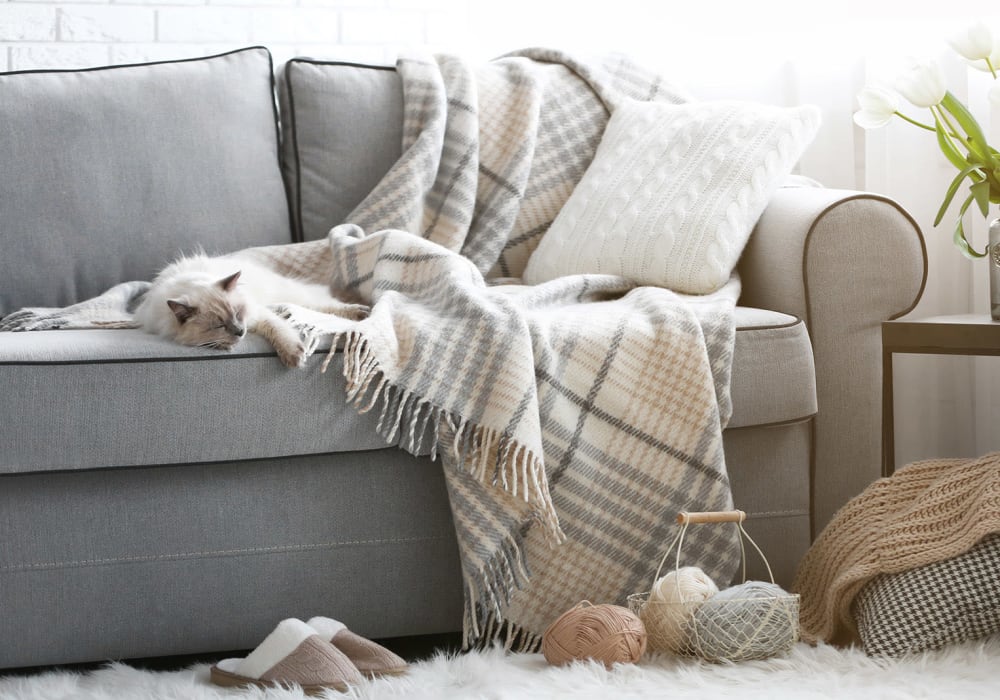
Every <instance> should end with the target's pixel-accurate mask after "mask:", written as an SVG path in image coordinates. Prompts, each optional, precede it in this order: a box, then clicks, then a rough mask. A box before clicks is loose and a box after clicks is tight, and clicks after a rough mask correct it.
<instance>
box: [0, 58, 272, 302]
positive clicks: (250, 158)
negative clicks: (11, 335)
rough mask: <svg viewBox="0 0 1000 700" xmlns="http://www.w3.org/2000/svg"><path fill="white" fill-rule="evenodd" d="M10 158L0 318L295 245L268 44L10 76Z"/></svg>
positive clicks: (1, 97)
mask: <svg viewBox="0 0 1000 700" xmlns="http://www.w3.org/2000/svg"><path fill="white" fill-rule="evenodd" d="M0 163H3V165H4V168H5V170H4V175H3V177H0V251H2V253H0V280H2V284H0V316H3V315H5V314H7V313H10V312H11V311H15V310H16V309H18V308H20V307H22V306H66V305H68V304H72V303H75V302H78V301H81V300H83V299H86V298H89V297H92V296H96V295H97V294H100V293H101V292H103V291H104V290H106V289H108V288H109V287H111V286H113V285H115V284H118V283H119V282H124V281H127V280H134V279H150V278H151V277H152V276H153V273H154V272H156V270H158V269H159V268H161V267H163V266H164V265H166V264H167V263H168V262H170V261H171V260H172V259H174V258H176V257H177V256H178V255H179V254H180V253H181V252H186V253H190V252H193V251H194V250H196V249H197V248H199V247H202V248H204V249H205V250H206V251H207V252H209V253H221V252H228V251H232V250H236V249H239V248H245V247H248V246H254V245H270V244H274V243H288V242H290V241H291V230H290V223H289V218H288V202H287V199H286V195H285V189H284V183H283V181H282V177H281V168H280V164H279V154H278V126H277V114H276V108H275V102H274V93H273V77H272V70H271V55H270V53H269V52H268V51H267V49H264V48H251V49H244V50H241V51H234V52H231V53H228V54H223V55H220V56H211V57H208V58H198V59H191V60H182V61H173V62H164V63H151V64H144V65H129V66H108V67H103V68H93V69H87V70H79V71H66V70H45V71H23V72H16V73H0ZM112 252H113V254H112Z"/></svg>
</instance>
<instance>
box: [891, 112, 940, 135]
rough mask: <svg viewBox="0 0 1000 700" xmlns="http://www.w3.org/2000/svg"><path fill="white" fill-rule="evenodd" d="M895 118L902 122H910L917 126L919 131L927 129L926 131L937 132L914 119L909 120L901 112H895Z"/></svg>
mask: <svg viewBox="0 0 1000 700" xmlns="http://www.w3.org/2000/svg"><path fill="white" fill-rule="evenodd" d="M896 116H897V117H899V118H900V119H902V120H903V121H907V122H910V123H911V124H913V125H914V126H919V127H920V128H921V129H927V131H937V129H935V128H934V127H933V126H929V125H928V124H924V123H923V122H918V121H917V120H916V119H911V118H910V117H908V116H906V115H905V114H903V113H902V112H896Z"/></svg>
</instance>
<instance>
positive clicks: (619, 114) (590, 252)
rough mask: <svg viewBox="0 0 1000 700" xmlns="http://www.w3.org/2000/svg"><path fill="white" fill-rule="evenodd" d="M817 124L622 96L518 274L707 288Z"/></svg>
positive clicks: (722, 277)
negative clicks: (617, 277)
mask: <svg viewBox="0 0 1000 700" xmlns="http://www.w3.org/2000/svg"><path fill="white" fill-rule="evenodd" d="M819 121H820V117H819V110H818V109H817V108H816V107H813V106H804V107H792V108H783V107H773V106H769V105H758V104H752V103H746V102H722V101H719V102H691V103H686V104H680V105H674V104H664V103H659V102H640V101H635V100H630V101H626V102H623V103H622V104H621V105H620V106H619V107H618V109H616V110H615V112H614V114H612V115H611V119H610V120H609V121H608V126H607V128H606V130H605V132H604V137H603V138H602V140H601V144H600V146H599V147H598V149H597V153H596V154H595V156H594V160H593V162H592V163H591V164H590V167H589V168H588V169H587V172H586V173H584V175H583V178H581V180H580V182H579V184H578V185H577V186H576V189H574V190H573V194H572V195H571V196H570V198H569V200H568V201H567V202H566V205H565V206H564V207H563V208H562V210H561V211H560V212H559V215H558V216H557V217H556V219H555V221H554V222H553V223H552V226H551V227H550V228H549V230H548V231H547V232H546V233H545V235H544V236H543V237H542V240H541V242H540V243H539V244H538V248H536V249H535V251H534V253H532V255H531V258H530V259H529V260H528V265H527V267H526V268H525V271H524V281H525V282H526V283H528V284H539V283H541V282H545V281H548V280H551V279H554V278H556V277H561V276H564V275H571V274H579V273H605V274H614V275H622V276H624V277H628V278H630V279H632V280H635V281H636V282H639V283H641V284H648V285H655V286H659V287H666V288H668V289H672V290H674V291H678V292H684V293H688V294H707V293H710V292H714V291H715V290H717V289H718V288H720V287H721V286H722V285H723V284H725V282H726V281H727V280H728V279H729V277H730V275H731V274H732V271H733V268H734V267H735V266H736V262H737V261H738V260H739V257H740V253H742V251H743V247H744V246H745V245H746V242H747V239H748V238H749V237H750V232H751V230H752V229H753V227H754V225H755V224H756V223H757V219H758V218H760V215H761V213H762V212H763V211H764V207H765V206H766V205H767V202H768V200H769V199H770V198H771V195H772V194H773V193H774V191H775V190H776V189H777V187H778V185H780V184H781V183H782V182H783V181H784V180H785V178H786V177H787V176H788V175H789V173H790V172H791V170H792V168H793V167H794V166H795V163H796V162H798V160H799V157H800V156H801V155H802V152H803V151H804V150H805V148H806V146H808V145H809V142H810V141H812V139H813V137H814V136H815V135H816V130H817V129H818V128H819Z"/></svg>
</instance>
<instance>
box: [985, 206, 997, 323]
mask: <svg viewBox="0 0 1000 700" xmlns="http://www.w3.org/2000/svg"><path fill="white" fill-rule="evenodd" d="M986 252H987V255H986V259H987V260H988V261H989V266H990V318H992V319H993V320H994V321H1000V218H997V219H993V221H991V222H990V247H989V248H988V249H987V251H986Z"/></svg>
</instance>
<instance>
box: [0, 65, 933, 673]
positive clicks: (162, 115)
mask: <svg viewBox="0 0 1000 700" xmlns="http://www.w3.org/2000/svg"><path fill="white" fill-rule="evenodd" d="M275 73H279V74H281V78H280V79H279V81H278V83H277V88H276V87H275V79H274V77H273V76H274V75H275ZM275 93H277V95H278V97H279V100H278V102H280V109H279V106H278V104H277V103H276V101H275ZM401 105H402V101H401V88H400V83H399V78H398V76H397V75H396V74H395V72H394V71H393V70H392V69H391V68H384V67H366V66H358V65H352V64H345V63H328V62H318V61H309V60H293V61H291V62H289V63H288V64H287V65H286V66H284V67H283V70H277V71H276V70H274V67H273V66H272V62H271V58H270V55H269V54H268V52H267V51H266V50H265V49H262V48H259V47H258V48H251V49H246V50H242V51H237V52H232V53H228V54H224V55H221V56H215V57H209V58H204V59H197V60H187V61H177V62H170V63H159V64H146V65H141V66H127V67H109V68H105V69H94V70H86V71H31V72H21V73H6V74H0V164H3V165H2V167H3V175H2V177H0V316H2V315H4V314H7V313H10V312H11V311H14V310H16V309H18V308H20V307H22V306H63V305H67V304H70V303H73V302H75V301H78V300H80V299H84V298H88V297H91V296H93V295H95V294H97V293H99V292H101V291H103V290H105V289H106V288H108V287H110V286H112V285H113V284H115V283H117V282H120V281H123V280H129V279H149V278H150V277H151V276H152V274H153V273H154V271H155V270H156V269H157V268H158V267H160V266H161V265H163V264H164V263H165V262H167V261H168V260H170V259H171V258H173V257H174V256H176V255H177V253H178V252H179V251H182V250H185V251H190V250H193V249H194V248H196V247H198V246H202V247H204V248H205V249H206V250H207V251H208V252H225V251H229V250H234V249H238V248H242V247H246V246H252V245H262V244H272V243H283V242H289V241H295V240H309V239H315V238H318V237H322V236H325V235H326V232H327V230H328V229H329V228H330V227H331V226H332V225H334V224H336V223H339V222H340V221H342V220H343V218H344V217H345V216H346V214H347V213H348V212H349V211H350V210H351V208H352V207H353V206H354V205H355V204H356V203H357V202H359V201H360V200H361V198H362V197H363V196H364V194H366V193H367V191H368V190H369V189H370V188H371V187H372V186H373V185H374V184H375V183H376V182H377V181H378V179H379V178H380V176H381V175H382V174H383V173H384V172H385V171H386V170H387V169H388V167H389V165H390V164H391V163H392V162H393V161H394V159H395V158H396V157H397V156H398V154H399V151H400V140H401V139H400V133H401ZM924 270H925V254H924V248H923V241H922V238H921V236H920V232H919V230H918V228H917V226H916V225H915V224H914V222H913V220H912V219H911V218H910V217H909V216H908V215H907V214H906V212H904V211H903V210H902V209H901V208H900V207H899V206H898V205H896V204H894V203H893V202H891V201H889V200H887V199H885V198H883V197H879V196H875V195H870V194H864V193H858V192H846V191H836V190H828V189H823V188H817V187H788V188H783V189H781V190H779V192H778V193H777V194H776V195H775V197H774V199H773V201H772V202H771V204H770V205H769V207H768V209H767V211H766V212H765V214H764V216H763V217H762V219H761V220H760V222H759V224H758V226H757V229H756V231H755V232H754V234H753V236H752V237H751V241H750V244H749V247H748V248H747V250H746V252H745V254H744V256H743V259H742V261H741V263H740V272H741V274H742V277H743V282H744V293H743V297H742V299H741V307H740V308H739V309H738V313H737V324H738V327H739V330H738V332H737V338H736V349H735V356H734V368H733V380H732V392H733V404H734V412H733V418H732V421H731V423H730V425H729V427H728V429H727V430H726V431H725V434H724V439H725V449H726V460H727V464H728V468H729V472H730V475H731V479H732V485H733V489H734V492H735V499H736V503H737V505H738V506H739V507H741V508H743V509H745V510H747V511H748V512H749V514H750V520H749V522H748V524H747V528H748V530H749V531H750V532H751V534H752V535H753V536H754V537H755V539H756V540H757V542H758V543H759V544H760V545H761V547H762V548H763V550H764V552H765V553H766V554H767V555H768V557H769V558H770V561H771V564H772V566H773V568H774V570H775V573H776V576H777V578H778V579H779V581H780V582H782V583H784V584H785V585H788V584H789V583H790V580H791V578H792V575H793V573H794V569H795V566H796V564H797V562H798V560H799V558H800V557H801V555H802V554H803V552H804V551H805V550H806V548H807V547H808V545H809V543H810V537H811V536H812V534H813V533H815V532H816V531H818V530H819V529H820V528H821V527H822V526H823V524H824V523H825V522H826V521H827V520H828V519H829V518H830V516H831V515H832V514H833V512H834V511H835V510H836V509H837V508H838V507H839V506H840V505H841V504H842V503H843V502H844V501H845V500H846V499H848V498H849V497H850V496H852V495H854V494H856V493H858V492H859V491H861V489H862V488H863V487H864V486H865V485H866V484H867V483H868V482H870V481H871V480H873V479H874V478H876V477H877V476H878V475H879V465H880V460H879V434H880V433H879V410H880V401H879V393H878V387H879V376H880V375H879V372H880V363H879V360H880V353H879V323H880V322H881V321H882V320H884V319H888V318H891V317H894V316H897V315H900V314H902V313H904V312H906V311H907V310H908V309H909V308H911V307H912V305H913V304H914V303H915V301H916V299H917V297H918V296H919V294H920V291H921V289H922V285H923V278H924ZM336 364H337V363H336V361H335V365H336ZM318 365H319V359H318V358H314V359H313V360H311V361H310V362H309V364H308V365H307V367H306V368H305V369H303V370H300V371H290V370H288V369H286V368H285V367H283V366H282V365H281V364H280V363H279V361H278V360H277V358H276V357H275V356H274V354H273V352H272V351H271V349H270V348H269V347H268V346H267V345H266V344H265V343H264V342H262V341H260V340H259V339H257V338H254V337H250V338H248V339H246V340H245V341H243V342H242V343H241V344H240V345H239V346H238V347H237V349H236V350H235V351H233V352H231V353H219V352H217V351H208V350H199V349H193V348H186V347H181V346H178V345H175V344H172V343H170V342H167V341H165V340H162V339H159V338H156V337H153V336H150V335H146V334H143V333H142V332H140V331H132V330H60V331H43V332H35V333H0V668H10V667H19V666H29V665H39V664H56V663H69V662H77V661H89V660H98V659H104V658H130V657H133V658H134V657H147V656H163V655H172V654H192V653H201V652H211V651H219V650H229V649H243V648H250V647H252V646H254V645H255V644H257V643H258V642H259V641H260V640H261V639H262V638H263V636H264V635H265V634H266V633H267V632H268V631H270V629H271V628H272V627H273V625H274V624H275V622H276V621H278V620H280V619H281V618H284V617H291V616H296V617H302V618H305V617H308V616H312V615H328V616H332V617H336V618H339V619H341V620H343V621H344V622H346V623H347V624H348V625H349V626H350V627H351V628H352V629H354V630H355V631H357V632H359V633H361V634H364V635H366V636H369V637H375V638H380V637H397V636H405V635H418V634H429V633H438V632H446V631H453V630H457V629H459V628H460V625H461V610H462V586H461V579H460V566H459V561H458V552H457V547H456V544H455V536H454V530H453V527H452V523H451V516H450V512H449V508H448V502H447V495H446V492H445V487H444V482H443V478H442V476H441V473H440V467H439V465H438V464H436V463H433V462H431V461H430V460H429V459H427V458H426V457H415V456H411V455H409V454H407V453H406V452H404V451H402V450H401V449H398V448H397V447H395V446H393V445H386V444H385V443H384V442H383V441H382V439H381V438H379V437H378V436H377V435H376V433H375V430H374V420H373V418H372V417H370V416H359V415H358V414H357V413H356V412H355V411H354V410H353V409H352V408H349V407H347V406H346V405H345V401H344V387H343V380H342V378H341V377H340V373H339V368H338V367H336V366H335V367H334V370H335V371H331V372H328V373H327V374H326V375H325V376H322V377H321V376H319V374H318V371H319V370H318ZM670 515H671V514H669V513H664V517H665V518H666V517H670ZM751 564H752V571H756V572H758V573H759V571H760V567H759V565H757V564H756V563H755V562H751Z"/></svg>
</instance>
